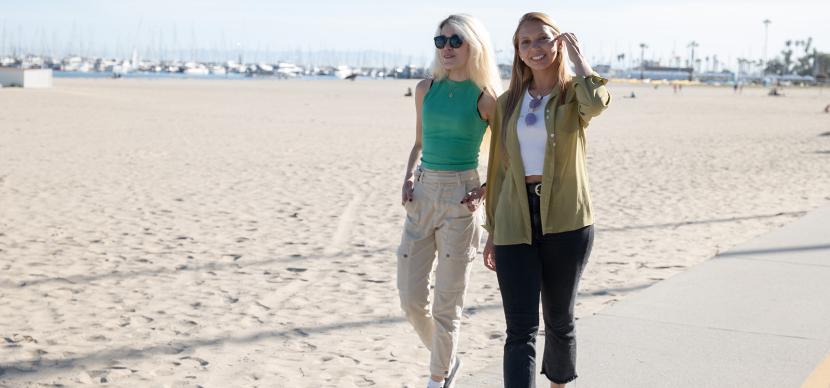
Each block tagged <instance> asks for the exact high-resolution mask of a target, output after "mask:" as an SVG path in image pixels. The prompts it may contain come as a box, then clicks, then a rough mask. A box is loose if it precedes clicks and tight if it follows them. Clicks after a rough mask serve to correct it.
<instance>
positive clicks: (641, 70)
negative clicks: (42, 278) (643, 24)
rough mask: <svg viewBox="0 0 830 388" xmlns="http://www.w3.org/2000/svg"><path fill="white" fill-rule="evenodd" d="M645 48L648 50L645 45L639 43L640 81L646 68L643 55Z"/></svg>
mask: <svg viewBox="0 0 830 388" xmlns="http://www.w3.org/2000/svg"><path fill="white" fill-rule="evenodd" d="M647 48H648V45H647V44H645V43H640V79H643V70H644V69H645V67H646V63H645V60H644V55H645V52H646V49H647Z"/></svg>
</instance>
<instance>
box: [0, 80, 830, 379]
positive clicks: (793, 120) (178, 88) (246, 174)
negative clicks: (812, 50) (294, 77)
mask: <svg viewBox="0 0 830 388" xmlns="http://www.w3.org/2000/svg"><path fill="white" fill-rule="evenodd" d="M415 83H416V81H414V80H413V81H368V80H366V81H364V80H359V81H357V82H347V81H265V80H258V81H250V80H242V81H195V80H127V79H121V80H109V79H106V80H80V79H57V80H56V81H55V87H54V88H52V89H47V90H24V89H15V88H4V89H2V91H0V337H2V339H0V386H9V387H28V386H32V387H36V386H83V385H97V384H107V385H110V386H141V387H168V386H169V387H197V386H202V387H255V386H260V387H369V386H374V387H421V386H423V385H424V382H425V381H426V376H427V360H428V353H427V351H426V350H425V349H424V348H423V346H421V345H420V344H419V342H418V339H417V336H416V335H415V334H414V332H413V331H412V330H411V329H410V327H409V325H408V324H407V323H406V322H405V321H404V320H403V318H402V317H401V313H400V309H399V307H398V299H397V290H396V288H395V254H394V252H395V249H396V246H397V243H398V241H399V239H400V232H401V226H402V223H403V216H404V211H403V208H402V207H401V206H400V202H399V195H400V194H399V190H400V184H401V179H402V173H403V168H404V163H405V160H406V157H407V154H408V152H409V148H410V147H411V144H412V140H413V137H414V129H413V126H414V107H413V100H412V98H406V97H404V96H403V93H404V92H405V90H406V88H407V87H413V88H414V85H415ZM611 90H612V93H613V94H614V96H615V100H614V101H613V103H612V105H611V107H610V108H609V110H608V111H607V112H606V113H605V114H603V116H601V117H599V118H597V119H595V121H594V122H593V123H592V124H591V126H590V128H589V154H590V174H591V175H590V179H591V187H592V196H593V203H594V207H595V210H594V213H595V215H596V228H597V233H596V240H595V244H594V249H593V254H592V256H591V258H590V264H589V266H588V268H587V270H586V272H585V274H584V276H583V282H582V287H581V290H580V294H579V300H578V305H577V315H578V316H580V317H584V316H587V315H590V314H592V313H595V312H597V311H599V310H600V309H602V308H603V307H605V306H607V305H609V304H611V303H613V302H615V301H617V300H620V299H622V298H624V297H626V296H627V295H631V294H632V293H635V292H637V291H638V290H640V289H643V288H645V287H648V286H650V285H652V284H654V283H656V282H659V281H660V280H662V279H665V278H667V277H670V276H672V275H673V274H676V273H679V272H681V271H683V270H684V269H686V268H688V267H690V266H693V265H695V264H697V263H700V262H701V261H703V260H706V259H707V258H710V257H712V256H713V255H715V254H716V253H717V252H719V251H721V250H724V249H727V248H729V247H731V246H733V245H735V244H738V243H741V242H743V241H746V240H749V239H751V238H753V237H755V236H758V235H760V234H763V233H765V232H767V231H769V230H772V229H774V228H776V227H779V226H781V225H784V224H786V223H788V222H791V221H793V220H794V219H796V218H797V217H799V216H801V215H803V214H804V213H805V212H808V211H810V210H812V209H814V208H816V207H818V206H821V205H825V204H827V203H828V201H830V136H828V133H827V132H828V131H830V115H828V114H825V113H823V111H822V110H823V109H824V106H826V105H827V104H828V102H830V91H823V92H822V91H820V90H819V89H796V88H788V89H785V90H784V92H785V93H786V94H787V96H786V97H782V98H772V97H767V96H765V95H764V93H765V91H764V90H762V89H760V88H746V89H744V93H743V94H742V95H736V94H734V93H733V91H732V89H731V88H714V87H686V88H684V90H683V92H682V95H674V94H673V93H672V91H671V88H669V87H665V86H663V87H661V88H659V89H656V90H655V89H653V88H651V87H650V86H637V85H625V84H619V85H614V84H612V85H611ZM631 91H635V92H636V95H637V98H635V99H626V98H622V96H623V95H627V94H629V93H630V92H631ZM822 134H823V136H822ZM467 305H468V307H467V309H466V312H465V321H464V322H463V328H462V333H463V334H462V336H463V337H462V343H461V356H462V357H463V358H464V361H465V368H464V370H463V374H462V377H461V378H460V380H459V384H461V382H462V381H463V378H464V376H465V375H472V374H475V373H476V371H478V370H480V369H481V368H485V367H488V366H490V365H494V364H497V363H498V362H499V360H500V358H501V348H502V342H503V340H504V334H503V331H504V323H503V315H502V310H501V304H500V297H499V294H498V287H497V284H496V278H495V274H494V273H492V272H490V271H488V270H486V269H485V268H484V266H483V265H482V263H481V260H480V259H479V260H477V261H476V262H475V264H474V271H473V274H472V279H471V286H470V288H469V291H468V294H467Z"/></svg>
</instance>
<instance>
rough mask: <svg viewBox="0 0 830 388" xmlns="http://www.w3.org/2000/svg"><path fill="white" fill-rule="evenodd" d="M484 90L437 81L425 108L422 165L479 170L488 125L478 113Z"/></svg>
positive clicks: (472, 85) (426, 97) (435, 168)
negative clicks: (479, 156) (479, 155)
mask: <svg viewBox="0 0 830 388" xmlns="http://www.w3.org/2000/svg"><path fill="white" fill-rule="evenodd" d="M480 95H481V89H479V88H478V86H476V84H475V83H474V82H473V81H471V80H466V81H461V82H457V81H452V80H450V79H446V78H445V79H442V80H436V81H434V82H433V83H432V87H431V88H430V89H429V91H428V92H427V94H426V96H424V102H423V105H422V108H421V147H422V148H421V166H423V167H425V168H428V169H431V170H451V171H461V170H469V169H473V168H476V167H478V151H479V147H481V139H482V138H483V137H484V131H485V130H487V122H486V121H484V120H482V119H481V116H480V115H479V113H478V98H479V96H480Z"/></svg>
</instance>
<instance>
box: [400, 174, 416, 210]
mask: <svg viewBox="0 0 830 388" xmlns="http://www.w3.org/2000/svg"><path fill="white" fill-rule="evenodd" d="M414 187H415V183H414V182H413V181H412V179H411V178H410V179H406V180H404V181H403V186H402V187H401V205H405V204H406V203H407V202H412V192H413V190H414Z"/></svg>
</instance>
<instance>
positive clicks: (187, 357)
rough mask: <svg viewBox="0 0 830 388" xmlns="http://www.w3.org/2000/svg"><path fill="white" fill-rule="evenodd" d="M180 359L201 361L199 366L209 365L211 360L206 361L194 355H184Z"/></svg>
mask: <svg viewBox="0 0 830 388" xmlns="http://www.w3.org/2000/svg"><path fill="white" fill-rule="evenodd" d="M179 360H190V361H195V362H197V363H199V366H207V365H208V364H210V363H209V362H207V361H205V360H204V359H201V358H199V357H193V356H184V357H181V358H179Z"/></svg>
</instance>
